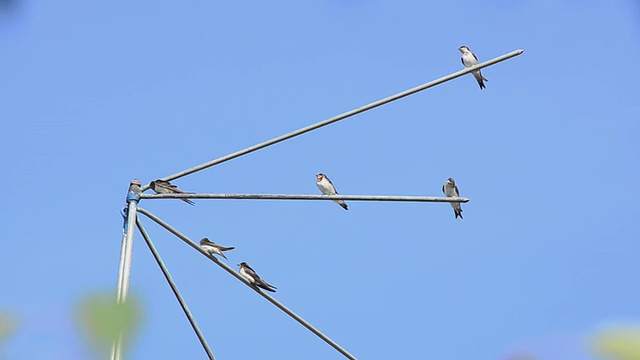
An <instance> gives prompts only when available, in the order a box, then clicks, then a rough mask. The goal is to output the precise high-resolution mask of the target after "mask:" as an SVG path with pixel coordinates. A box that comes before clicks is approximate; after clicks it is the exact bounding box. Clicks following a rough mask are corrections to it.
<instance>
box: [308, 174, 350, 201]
mask: <svg viewBox="0 0 640 360" xmlns="http://www.w3.org/2000/svg"><path fill="white" fill-rule="evenodd" d="M316 186H318V189H320V191H321V192H322V193H323V194H324V195H338V192H337V191H336V187H335V186H333V183H332V182H331V180H329V178H328V177H327V175H325V174H323V173H320V174H316ZM333 202H334V203H336V204H338V205H340V206H342V208H343V209H345V210H349V206H347V203H346V202H344V200H333Z"/></svg>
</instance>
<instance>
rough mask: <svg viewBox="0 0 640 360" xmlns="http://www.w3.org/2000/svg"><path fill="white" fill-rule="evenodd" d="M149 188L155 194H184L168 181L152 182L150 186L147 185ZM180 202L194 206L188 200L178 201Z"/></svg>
mask: <svg viewBox="0 0 640 360" xmlns="http://www.w3.org/2000/svg"><path fill="white" fill-rule="evenodd" d="M149 187H151V189H153V191H155V192H156V194H186V193H185V192H184V191H182V190H180V189H178V187H177V186H175V185H173V184H171V183H170V182H168V181H165V180H160V179H158V180H155V181H152V182H151V184H149ZM180 200H182V201H184V202H186V203H187V204H189V205H195V203H194V202H193V201H191V200H190V199H180Z"/></svg>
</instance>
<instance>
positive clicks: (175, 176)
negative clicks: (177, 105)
mask: <svg viewBox="0 0 640 360" xmlns="http://www.w3.org/2000/svg"><path fill="white" fill-rule="evenodd" d="M523 52H524V50H515V51H512V52H510V53H508V54H505V55H502V56H498V57H496V58H493V59H491V60H488V61H485V62H483V63H480V64H478V65H475V66H472V67H469V68H466V69H464V70H460V71H457V72H455V73H453V74H450V75H447V76H443V77H441V78H439V79H436V80H433V81H430V82H428V83H425V84H422V85H420V86H417V87H414V88H413V89H409V90H405V91H403V92H400V93H397V94H395V95H392V96H389V97H387V98H384V99H382V100H378V101H375V102H372V103H370V104H368V105H364V106H362V107H359V108H357V109H354V110H351V111H347V112H345V113H342V114H340V115H338V116H334V117H332V118H329V119H327V120H323V121H320V122H318V123H315V124H313V125H309V126H307V127H304V128H302V129H298V130H296V131H293V132H290V133H288V134H285V135H281V136H278V137H276V138H273V139H271V140H267V141H265V142H262V143H260V144H257V145H253V146H250V147H248V148H246V149H243V150H240V151H236V152H234V153H232V154H229V155H226V156H223V157H221V158H217V159H215V160H212V161H209V162H207V163H204V164H201V165H198V166H195V167H192V168H191V169H187V170H184V171H181V172H179V173H176V174H173V175H169V176H167V177H164V178H162V180H174V179H178V178H181V177H183V176H186V175H189V174H192V173H194V172H197V171H200V170H204V169H206V168H208V167H211V166H214V165H218V164H221V163H223V162H225V161H229V160H232V159H235V158H237V157H239V156H242V155H246V154H249V153H252V152H254V151H256V150H260V149H262V148H265V147H267V146H271V145H273V144H277V143H279V142H281V141H284V140H287V139H290V138H292V137H296V136H298V135H302V134H304V133H307V132H309V131H312V130H315V129H318V128H321V127H323V126H327V125H330V124H333V123H334V122H337V121H340V120H344V119H346V118H348V117H351V116H353V115H357V114H360V113H362V112H365V111H367V110H371V109H373V108H376V107H378V106H381V105H384V104H387V103H390V102H392V101H395V100H398V99H402V98H403V97H406V96H409V95H412V94H415V93H417V92H419V91H422V90H425V89H428V88H430V87H434V86H436V85H440V84H442V83H445V82H447V81H449V80H453V79H455V78H458V77H460V76H463V75H466V74H469V73H471V72H472V71H476V70H480V69H482V68H485V67H487V66H491V65H494V64H497V63H499V62H502V61H504V60H508V59H511V58H512V57H515V56H518V55H520V54H522V53H523ZM148 188H149V185H145V186H144V187H142V191H145V190H147V189H148Z"/></svg>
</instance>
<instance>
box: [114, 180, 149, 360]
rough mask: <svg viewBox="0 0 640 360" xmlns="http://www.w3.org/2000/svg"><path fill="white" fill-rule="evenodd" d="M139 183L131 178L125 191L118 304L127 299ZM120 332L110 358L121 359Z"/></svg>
mask: <svg viewBox="0 0 640 360" xmlns="http://www.w3.org/2000/svg"><path fill="white" fill-rule="evenodd" d="M140 185H142V183H141V182H140V181H139V180H138V179H133V180H131V183H130V184H129V191H128V193H127V206H128V207H127V208H126V212H125V213H124V214H123V217H124V225H123V227H122V245H121V248H120V266H119V268H118V285H117V290H116V299H117V302H118V304H121V303H123V302H125V301H126V300H127V295H128V294H129V279H130V278H131V257H132V254H133V232H134V229H135V226H136V212H137V210H138V200H140V194H141V193H142V192H141V191H140ZM122 340H123V339H122V334H121V335H120V336H119V337H118V339H117V340H116V341H115V342H114V343H113V346H112V347H111V358H110V359H111V360H122Z"/></svg>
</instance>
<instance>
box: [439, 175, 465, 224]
mask: <svg viewBox="0 0 640 360" xmlns="http://www.w3.org/2000/svg"><path fill="white" fill-rule="evenodd" d="M442 192H443V193H444V194H445V195H446V196H447V197H460V192H459V191H458V186H456V181H455V180H453V178H448V179H447V182H446V183H444V185H442ZM450 204H451V207H452V208H453V213H454V214H456V219H457V218H458V216H459V217H460V219H464V218H463V217H462V206H461V205H460V203H456V202H452V203H450Z"/></svg>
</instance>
